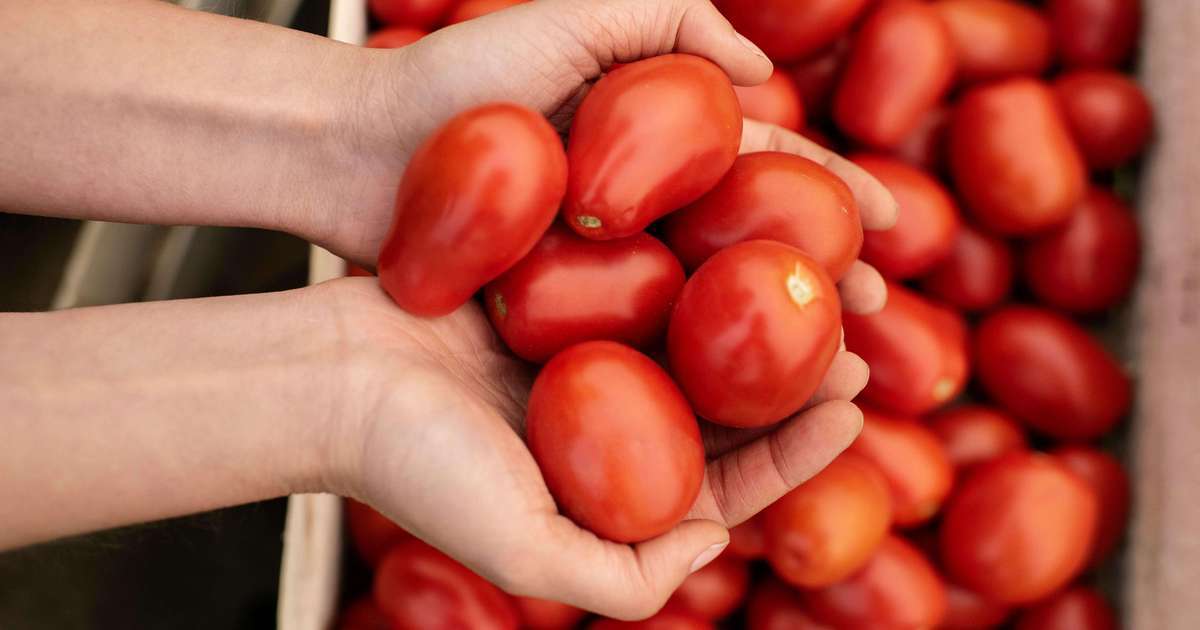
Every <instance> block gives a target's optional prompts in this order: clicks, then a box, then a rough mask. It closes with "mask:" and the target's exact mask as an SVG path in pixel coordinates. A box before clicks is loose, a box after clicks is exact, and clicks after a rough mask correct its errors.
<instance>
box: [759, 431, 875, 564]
mask: <svg viewBox="0 0 1200 630" xmlns="http://www.w3.org/2000/svg"><path fill="white" fill-rule="evenodd" d="M891 522H892V499H891V495H890V493H889V491H888V485H887V480H886V479H884V477H883V474H882V473H880V472H879V469H877V468H876V467H875V465H874V464H872V463H871V462H869V461H867V460H866V459H865V458H863V457H862V456H860V455H857V454H854V453H842V454H841V455H839V456H838V457H837V459H835V460H833V461H832V462H830V464H829V465H828V466H826V467H825V469H824V470H822V471H821V472H819V473H817V474H816V476H814V477H813V478H812V479H809V480H808V481H806V482H804V483H802V484H800V486H798V487H797V488H795V489H794V490H792V491H791V492H789V493H787V494H786V495H784V496H783V497H782V498H780V499H779V500H778V501H776V502H775V503H774V504H773V505H771V506H770V507H768V508H767V509H766V510H764V511H763V535H764V537H765V539H766V543H767V560H768V561H769V562H770V563H771V567H772V568H773V569H775V574H776V575H778V576H779V578H780V579H782V580H784V581H785V582H787V583H789V584H792V585H793V586H798V587H801V588H818V587H822V586H828V585H830V584H833V583H835V582H838V581H840V580H844V579H846V578H847V577H849V576H850V574H852V573H854V572H855V571H857V570H859V569H860V568H862V567H863V565H864V564H866V563H867V561H868V560H870V558H871V554H873V553H875V550H876V548H878V547H879V544H880V542H881V541H882V540H883V537H884V536H885V535H886V534H887V531H888V527H889V526H890V525H891Z"/></svg>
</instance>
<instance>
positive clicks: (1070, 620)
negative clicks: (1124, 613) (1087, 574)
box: [1016, 586, 1120, 630]
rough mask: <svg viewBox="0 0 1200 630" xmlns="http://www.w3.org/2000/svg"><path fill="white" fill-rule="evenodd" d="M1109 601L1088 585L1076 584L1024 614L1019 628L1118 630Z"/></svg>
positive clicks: (1033, 629) (1018, 623)
mask: <svg viewBox="0 0 1200 630" xmlns="http://www.w3.org/2000/svg"><path fill="white" fill-rule="evenodd" d="M1119 627H1120V625H1119V624H1118V623H1117V615H1116V613H1114V612H1113V609H1112V607H1111V606H1109V605H1108V602H1107V601H1105V600H1104V598H1103V597H1101V596H1100V594H1099V593H1097V592H1096V591H1094V590H1092V589H1090V588H1088V587H1086V586H1076V587H1074V588H1071V589H1068V590H1065V591H1063V592H1061V593H1058V594H1057V595H1055V596H1053V597H1051V598H1049V599H1047V600H1046V601H1043V602H1039V603H1038V604H1037V605H1035V606H1033V607H1031V608H1030V609H1029V610H1026V611H1025V612H1024V613H1022V614H1021V617H1020V619H1018V620H1017V626H1016V630H1117V628H1119Z"/></svg>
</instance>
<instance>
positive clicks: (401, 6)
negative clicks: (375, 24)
mask: <svg viewBox="0 0 1200 630" xmlns="http://www.w3.org/2000/svg"><path fill="white" fill-rule="evenodd" d="M452 4H454V0H367V6H369V7H370V8H371V14H372V15H374V16H375V17H377V18H379V21H380V22H383V23H384V24H389V25H392V26H412V27H416V28H424V29H428V28H430V27H431V26H433V25H434V24H436V23H437V21H438V20H439V19H440V18H441V17H442V16H443V15H445V14H446V11H448V10H449V9H450V5H452Z"/></svg>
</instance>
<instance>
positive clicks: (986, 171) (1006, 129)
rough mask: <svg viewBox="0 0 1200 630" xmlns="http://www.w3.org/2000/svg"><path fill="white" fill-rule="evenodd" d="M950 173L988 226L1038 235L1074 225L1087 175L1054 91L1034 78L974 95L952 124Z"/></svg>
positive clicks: (994, 86)
mask: <svg viewBox="0 0 1200 630" xmlns="http://www.w3.org/2000/svg"><path fill="white" fill-rule="evenodd" d="M949 153H950V170H951V172H952V173H953V175H954V181H955V183H956V184H957V185H958V191H959V193H961V194H962V196H963V199H964V200H965V201H966V203H967V208H968V209H969V210H971V211H972V212H973V213H974V214H975V218H976V219H978V220H979V222H980V224H982V225H983V226H984V227H986V228H988V229H989V230H992V231H995V232H1000V233H1002V234H1033V233H1036V232H1040V231H1042V230H1046V229H1048V228H1052V227H1054V226H1055V225H1059V224H1061V223H1063V222H1064V221H1066V220H1067V218H1068V217H1070V216H1071V210H1072V209H1073V208H1074V207H1075V204H1076V203H1078V202H1079V200H1080V199H1082V198H1083V193H1084V191H1085V189H1086V184H1087V172H1086V170H1085V168H1084V165H1083V158H1082V157H1081V156H1080V155H1079V151H1078V149H1076V148H1075V142H1074V140H1072V139H1071V133H1070V131H1069V130H1068V128H1067V125H1066V121H1064V120H1063V117H1062V115H1061V114H1060V113H1059V109H1058V104H1057V102H1056V101H1055V99H1054V93H1053V92H1052V91H1051V90H1050V88H1048V87H1047V86H1046V85H1045V84H1044V83H1041V82H1040V81H1035V80H1033V79H1008V80H1005V81H1000V82H997V83H989V84H986V85H984V86H982V87H978V88H975V89H973V90H970V91H968V92H967V93H966V94H965V95H964V96H963V97H962V99H961V100H960V101H959V104H958V107H957V108H956V109H955V111H954V114H953V116H952V118H951V121H950V151H949Z"/></svg>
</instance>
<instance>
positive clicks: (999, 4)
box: [933, 0, 1054, 82]
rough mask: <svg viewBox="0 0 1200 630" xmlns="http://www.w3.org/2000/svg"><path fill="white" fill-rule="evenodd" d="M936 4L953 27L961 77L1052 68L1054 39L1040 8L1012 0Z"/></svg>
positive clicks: (968, 79) (986, 78)
mask: <svg viewBox="0 0 1200 630" xmlns="http://www.w3.org/2000/svg"><path fill="white" fill-rule="evenodd" d="M933 7H934V8H935V9H937V12H938V15H940V16H941V18H942V20H943V21H944V22H945V23H946V27H947V28H949V29H950V39H951V40H953V42H954V50H955V52H956V57H957V59H958V78H959V79H960V80H961V81H966V82H976V81H989V80H992V79H1001V78H1004V77H1011V76H1016V75H1031V76H1037V75H1040V74H1042V73H1043V72H1045V71H1046V68H1048V67H1049V66H1050V60H1051V59H1052V58H1053V56H1054V41H1053V39H1052V38H1051V36H1050V23H1049V21H1048V20H1047V19H1046V17H1045V16H1044V15H1042V12H1041V11H1039V10H1037V9H1035V8H1033V7H1031V6H1028V5H1025V4H1021V3H1019V2H1013V0H937V1H936V2H934V4H933Z"/></svg>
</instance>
